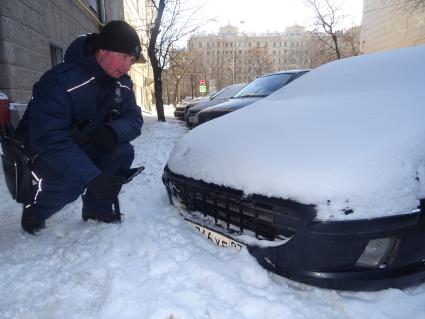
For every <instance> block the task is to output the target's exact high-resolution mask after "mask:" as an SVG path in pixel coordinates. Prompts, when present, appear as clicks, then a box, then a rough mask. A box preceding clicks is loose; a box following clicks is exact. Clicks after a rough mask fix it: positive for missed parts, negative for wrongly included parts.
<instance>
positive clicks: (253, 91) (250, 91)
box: [194, 70, 309, 124]
mask: <svg viewBox="0 0 425 319" xmlns="http://www.w3.org/2000/svg"><path fill="white" fill-rule="evenodd" d="M308 71H309V70H289V71H280V72H275V73H269V74H265V75H262V76H260V77H258V78H256V79H255V80H254V81H252V82H250V83H248V84H247V85H246V86H245V87H244V88H243V89H242V90H240V91H239V92H238V93H237V94H236V95H235V96H233V98H232V99H230V100H229V101H227V102H223V103H220V104H217V105H214V106H211V107H208V108H206V109H204V110H202V111H200V112H199V113H198V114H196V119H194V122H195V121H196V123H197V124H202V123H205V122H207V121H210V120H212V119H215V118H217V117H219V116H222V115H225V114H227V113H230V112H233V111H236V110H239V109H241V108H243V107H245V106H248V105H250V104H252V103H254V102H257V101H258V100H261V99H263V98H265V97H266V96H268V95H270V94H272V93H273V92H275V91H276V90H278V89H280V88H282V87H283V86H285V85H287V84H289V83H291V82H292V81H294V80H295V79H297V78H299V77H300V76H302V75H304V74H306V73H307V72H308Z"/></svg>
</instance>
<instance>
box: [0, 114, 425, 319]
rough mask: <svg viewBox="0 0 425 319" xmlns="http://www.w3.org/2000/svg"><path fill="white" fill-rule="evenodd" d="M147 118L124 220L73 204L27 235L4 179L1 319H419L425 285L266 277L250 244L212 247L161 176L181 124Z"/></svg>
mask: <svg viewBox="0 0 425 319" xmlns="http://www.w3.org/2000/svg"><path fill="white" fill-rule="evenodd" d="M167 111H168V114H171V112H170V111H172V110H167ZM144 116H145V120H146V122H145V125H144V127H143V133H142V136H141V137H139V138H138V139H137V140H136V141H135V142H134V145H135V149H136V156H137V157H136V160H135V163H134V166H136V165H140V164H142V165H145V166H146V170H145V171H144V172H143V173H142V174H141V175H140V176H138V177H136V178H135V179H134V180H133V181H132V182H131V183H130V184H128V185H126V186H125V188H124V189H123V193H122V196H121V206H122V211H123V213H124V214H125V220H124V222H123V223H122V224H120V225H105V224H100V223H95V222H89V223H84V222H83V221H82V220H81V215H80V214H81V212H80V210H81V203H80V201H78V202H76V203H73V204H71V205H68V206H67V207H66V208H64V209H63V210H62V211H61V212H59V213H57V214H55V215H54V216H53V217H52V218H51V219H49V220H48V223H47V228H46V229H45V230H44V231H43V232H42V233H41V234H40V236H36V237H34V236H30V235H27V234H25V233H23V232H22V231H21V230H20V214H21V208H20V206H19V205H17V204H14V203H13V202H12V201H11V199H10V198H9V196H8V194H7V191H6V186H5V184H4V181H3V179H0V194H2V195H1V201H2V205H1V209H0V210H1V211H0V314H1V315H0V317H1V318H2V319H11V318H13V319H15V318H25V319H31V318H43V319H56V318H75V319H77V318H78V319H80V318H93V319H94V318H96V319H108V318H111V319H112V318H114V319H115V318H120V319H125V318H131V319H133V318H143V319H229V318H232V319H233V318H235V319H236V318H237V319H259V318H267V319H268V318H276V319H277V318H279V319H285V318H288V319H289V318H291V319H297V318H300V319H301V318H302V319H305V318H315V319H328V318H342V319H344V318H347V319H348V318H375V319H380V318H382V319H383V318H385V319H388V318H393V319H396V318H411V319H421V318H424V317H425V306H424V303H423V301H424V298H425V285H422V286H419V287H416V288H411V289H408V290H405V291H400V290H396V289H389V290H384V291H381V292H376V293H343V292H336V291H332V290H323V289H318V288H314V287H310V286H305V285H302V284H297V283H294V282H292V281H290V280H286V279H282V278H277V277H275V276H273V275H271V274H269V273H267V272H266V271H265V270H264V269H262V268H261V267H260V266H259V265H258V264H257V262H256V261H255V260H254V258H252V257H251V256H250V255H249V254H248V252H247V251H246V249H242V250H241V251H237V250H231V249H224V248H219V247H217V246H213V245H211V244H210V242H209V241H208V240H207V239H204V238H203V237H201V236H200V235H199V234H198V233H196V232H195V231H193V230H192V228H191V227H190V226H189V225H187V224H186V223H185V222H184V221H183V220H182V219H181V218H180V217H179V214H178V209H176V208H174V207H172V206H170V205H169V202H168V198H167V195H166V192H165V188H164V186H163V185H162V182H161V175H162V170H163V167H164V165H165V162H166V159H167V158H168V156H169V153H170V150H171V149H172V147H173V145H174V144H175V142H176V141H177V140H178V139H179V138H180V137H181V136H182V135H183V134H184V133H185V131H186V129H185V127H184V126H183V125H182V123H181V122H174V121H173V120H172V119H171V118H168V121H169V122H167V123H160V122H157V121H156V117H155V116H149V115H146V114H144Z"/></svg>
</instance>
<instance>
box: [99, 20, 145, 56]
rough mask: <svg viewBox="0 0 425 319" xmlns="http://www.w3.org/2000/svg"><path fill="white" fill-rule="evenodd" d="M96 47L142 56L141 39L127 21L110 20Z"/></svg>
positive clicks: (102, 30) (102, 31)
mask: <svg viewBox="0 0 425 319" xmlns="http://www.w3.org/2000/svg"><path fill="white" fill-rule="evenodd" d="M96 49H104V50H109V51H116V52H122V53H127V54H131V55H133V56H134V57H135V58H136V59H139V58H140V52H141V47H140V39H139V36H138V35H137V32H136V31H135V30H134V29H133V27H132V26H131V25H129V24H128V23H127V22H125V21H121V20H116V21H111V22H108V23H107V24H106V25H105V26H104V27H103V28H102V29H101V30H100V33H99V35H98V37H97V40H96Z"/></svg>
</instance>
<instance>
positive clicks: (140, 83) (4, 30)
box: [0, 0, 151, 107]
mask: <svg viewBox="0 0 425 319" xmlns="http://www.w3.org/2000/svg"><path fill="white" fill-rule="evenodd" d="M125 2H126V5H124V2H123V1H117V0H66V1H65V0H61V1H56V0H37V1H28V0H15V1H0V91H2V92H4V93H6V94H7V95H8V97H9V98H10V100H11V101H12V102H14V103H18V104H19V103H22V104H26V103H27V102H28V101H29V99H30V97H31V91H32V86H33V85H34V83H35V82H37V81H38V79H39V78H40V76H41V75H42V74H43V73H44V72H45V71H47V70H48V69H49V68H51V67H52V66H53V65H55V64H57V63H60V62H61V61H62V60H63V56H64V53H65V50H66V48H67V47H68V46H69V44H70V43H71V42H72V41H73V40H74V39H75V38H76V37H77V36H79V35H81V34H86V33H90V32H99V30H100V28H101V27H102V26H103V25H104V24H105V23H106V22H108V21H111V20H123V19H124V18H125V17H129V19H130V14H127V12H128V11H131V9H126V10H124V7H126V8H128V7H129V5H128V4H127V2H134V3H137V2H140V4H141V5H144V3H145V2H146V1H144V0H140V1H136V0H134V1H129V0H126V1H125ZM142 11H143V10H141V9H140V11H139V12H142ZM125 12H126V14H125ZM141 68H142V69H143V68H145V67H141ZM135 69H136V70H134V71H133V70H132V72H133V74H134V75H135V78H136V79H135V81H134V82H135V91H136V96H137V98H138V101H137V102H138V104H139V105H141V106H145V107H146V106H147V107H148V106H149V105H150V104H149V101H148V100H149V98H148V97H147V96H149V97H150V96H151V94H150V92H149V91H148V92H147V93H146V92H145V93H142V91H141V89H140V88H144V87H146V81H145V78H146V77H143V76H139V71H138V69H140V67H139V66H136V67H135ZM145 97H146V99H145ZM150 101H151V99H150Z"/></svg>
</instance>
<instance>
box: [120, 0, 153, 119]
mask: <svg viewBox="0 0 425 319" xmlns="http://www.w3.org/2000/svg"><path fill="white" fill-rule="evenodd" d="M124 17H125V20H126V21H127V22H128V23H129V24H131V25H132V26H133V27H134V29H135V30H136V31H137V33H138V34H139V37H140V40H141V43H142V55H143V59H142V61H141V62H142V63H136V64H134V65H133V67H132V68H131V70H130V72H129V74H130V76H131V79H132V80H133V84H134V88H133V89H134V94H135V96H136V101H137V104H138V105H141V106H143V108H144V109H145V110H147V111H151V110H152V109H153V104H154V81H153V72H152V68H151V65H150V63H148V61H147V59H148V53H147V47H148V37H147V31H148V25H149V22H150V21H151V20H152V4H151V2H150V0H124Z"/></svg>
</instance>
